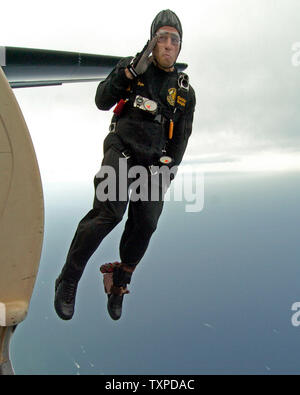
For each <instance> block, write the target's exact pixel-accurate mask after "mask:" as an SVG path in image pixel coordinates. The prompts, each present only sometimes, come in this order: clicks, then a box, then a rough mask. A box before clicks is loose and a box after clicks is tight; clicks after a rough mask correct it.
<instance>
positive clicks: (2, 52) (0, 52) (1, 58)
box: [0, 47, 6, 66]
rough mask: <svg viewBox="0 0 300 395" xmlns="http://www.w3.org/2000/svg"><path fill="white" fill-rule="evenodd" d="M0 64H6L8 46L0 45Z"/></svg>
mask: <svg viewBox="0 0 300 395" xmlns="http://www.w3.org/2000/svg"><path fill="white" fill-rule="evenodd" d="M0 66H6V48H5V47H0Z"/></svg>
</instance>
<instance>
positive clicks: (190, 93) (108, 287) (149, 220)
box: [54, 10, 196, 320]
mask: <svg viewBox="0 0 300 395" xmlns="http://www.w3.org/2000/svg"><path fill="white" fill-rule="evenodd" d="M181 46H182V26H181V22H180V20H179V18H178V17H177V15H176V14H175V13H174V12H172V11H171V10H163V11H161V12H159V13H158V14H157V16H156V17H155V18H154V20H153V22H152V25H151V30H150V40H149V41H148V42H147V44H146V45H145V47H144V49H143V50H142V51H141V52H140V53H138V54H137V55H136V56H135V57H126V58H123V59H122V60H121V61H120V62H119V63H118V64H117V66H116V67H115V68H114V69H113V71H112V72H111V73H110V74H109V76H108V77H107V78H106V79H105V80H104V81H102V82H101V83H100V84H99V86H98V88H97V92H96V97H95V102H96V105H97V107H98V108H99V109H100V110H104V111H107V110H109V109H111V108H112V107H113V106H114V105H115V104H117V107H116V108H115V113H114V115H113V118H112V122H111V125H110V132H109V133H108V135H107V136H106V138H105V140H104V146H103V151H104V156H103V160H102V164H101V169H103V168H104V166H111V167H112V168H113V169H114V170H115V172H116V175H117V180H116V190H117V199H116V200H115V201H113V200H109V199H107V200H106V201H102V199H99V195H98V194H97V188H98V187H99V185H100V183H101V182H103V181H104V180H105V177H104V175H101V170H100V173H98V175H97V176H96V177H95V178H94V187H95V197H94V202H93V208H92V210H91V211H89V212H88V213H87V215H86V216H85V217H84V218H83V219H82V220H81V221H80V222H79V225H78V228H77V231H76V233H75V235H74V238H73V241H72V243H71V246H70V249H69V252H68V255H67V258H66V263H65V265H64V266H63V268H62V271H61V273H60V275H59V276H58V278H57V279H56V282H55V301H54V305H55V310H56V312H57V314H58V316H59V317H60V318H62V319H64V320H69V319H71V318H72V316H73V314H74V306H75V296H76V291H77V286H78V282H79V280H80V278H81V276H82V274H83V271H84V268H85V266H86V264H87V262H88V260H89V258H90V257H91V256H92V254H93V253H94V252H95V251H96V250H97V248H98V247H99V245H100V243H101V241H102V240H103V239H104V237H106V236H107V235H108V233H109V232H110V231H111V230H112V229H113V228H114V227H115V226H116V225H117V224H118V223H119V222H120V221H121V220H122V218H123V215H124V213H125V211H126V208H127V205H128V203H129V208H128V218H127V221H126V224H125V229H124V232H123V234H122V237H121V241H120V246H119V253H120V259H121V261H120V262H114V263H108V264H104V265H102V266H101V267H100V271H101V272H102V273H103V274H104V286H105V292H106V293H107V296H108V302H107V308H108V313H109V315H110V316H111V318H112V319H113V320H118V319H119V318H120V317H121V314H122V303H123V297H124V295H125V294H126V293H128V292H129V291H128V289H127V285H128V284H129V283H130V281H131V276H132V273H133V272H134V270H135V268H136V266H137V264H138V263H139V262H140V261H141V259H142V257H143V256H144V254H145V252H146V250H147V247H148V245H149V241H150V238H151V236H152V234H153V232H154V231H155V230H156V227H157V223H158V219H159V217H160V215H161V212H162V209H163V195H164V192H162V193H161V194H160V198H159V199H158V200H156V201H153V200H151V199H150V198H149V199H148V200H147V201H145V200H142V199H140V200H137V201H133V200H130V198H128V196H127V200H126V199H124V200H122V199H120V191H119V190H118V185H119V182H118V181H119V177H125V178H126V181H127V183H128V185H130V184H131V183H132V182H133V181H134V180H133V178H129V177H128V172H127V174H126V173H125V174H122V170H121V168H120V167H119V163H121V162H119V159H121V158H122V159H124V158H126V164H127V167H128V171H129V169H131V168H132V167H133V166H136V165H141V166H144V167H145V168H146V169H147V182H148V184H149V185H148V187H149V188H151V183H150V181H151V178H152V177H153V175H154V173H153V172H152V170H151V169H152V167H151V166H155V165H159V166H162V165H165V164H166V163H167V164H168V165H169V166H175V167H176V166H178V165H179V164H180V163H181V161H182V158H183V155H184V152H185V150H186V146H187V143H188V139H189V137H190V135H191V132H192V124H193V116H194V110H195V105H196V98H195V92H194V90H193V88H192V87H191V85H190V84H189V82H188V76H187V75H186V74H185V73H180V72H178V70H177V69H176V67H175V62H176V60H177V57H178V55H179V52H180V50H181ZM151 53H152V55H151ZM147 103H148V104H147ZM149 103H150V104H149ZM162 158H164V159H163V160H161V159H162ZM165 158H167V159H165ZM99 174H100V176H99ZM131 185H132V184H131ZM159 188H160V189H161V190H162V189H163V186H161V185H160V186H159ZM148 193H149V195H148V196H150V194H151V191H148Z"/></svg>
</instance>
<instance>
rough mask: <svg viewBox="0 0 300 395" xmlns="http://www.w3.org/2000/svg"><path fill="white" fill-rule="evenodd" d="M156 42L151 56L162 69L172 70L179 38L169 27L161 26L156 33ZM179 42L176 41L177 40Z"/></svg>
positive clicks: (178, 47)
mask: <svg viewBox="0 0 300 395" xmlns="http://www.w3.org/2000/svg"><path fill="white" fill-rule="evenodd" d="M156 35H157V36H158V40H157V43H156V46H155V47H154V49H153V55H154V58H155V59H156V61H157V62H158V64H159V66H161V67H162V68H164V69H170V68H172V66H173V64H174V63H175V61H176V59H177V57H178V54H179V51H180V36H179V34H178V31H177V30H176V29H175V28H174V27H171V26H163V27H161V28H160V29H159V30H158V31H157V32H156ZM177 37H178V39H179V41H178V39H177Z"/></svg>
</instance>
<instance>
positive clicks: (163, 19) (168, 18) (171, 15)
mask: <svg viewBox="0 0 300 395" xmlns="http://www.w3.org/2000/svg"><path fill="white" fill-rule="evenodd" d="M162 26H171V27H174V28H175V29H176V30H177V31H178V33H179V35H180V39H181V41H182V26H181V23H180V20H179V18H178V16H177V15H176V14H175V12H173V11H171V10H163V11H160V12H159V13H158V14H157V15H156V17H155V18H154V20H153V22H152V25H151V39H152V38H153V37H154V34H155V33H156V32H157V30H158V29H160V28H161V27H162Z"/></svg>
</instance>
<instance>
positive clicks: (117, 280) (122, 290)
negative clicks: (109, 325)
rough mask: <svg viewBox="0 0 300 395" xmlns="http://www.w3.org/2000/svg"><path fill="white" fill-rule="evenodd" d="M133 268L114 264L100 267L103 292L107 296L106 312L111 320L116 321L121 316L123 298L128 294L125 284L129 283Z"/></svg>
mask: <svg viewBox="0 0 300 395" xmlns="http://www.w3.org/2000/svg"><path fill="white" fill-rule="evenodd" d="M135 266H136V265H127V264H124V263H120V262H114V263H107V264H105V265H102V266H101V267H100V271H101V273H103V283H104V290H105V292H106V293H107V296H108V301H107V310H108V313H109V315H110V317H111V318H112V319H113V320H118V319H119V318H120V317H121V315H122V304H123V297H124V295H125V294H128V293H129V291H128V289H127V284H129V283H130V280H131V275H132V273H133V271H134V269H135Z"/></svg>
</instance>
